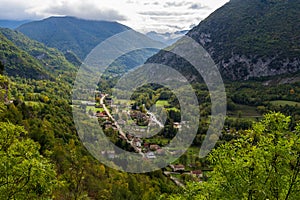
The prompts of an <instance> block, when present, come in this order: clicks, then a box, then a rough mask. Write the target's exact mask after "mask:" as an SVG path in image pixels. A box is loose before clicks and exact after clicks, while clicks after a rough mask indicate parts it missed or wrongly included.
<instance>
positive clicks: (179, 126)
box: [173, 122, 181, 129]
mask: <svg viewBox="0 0 300 200" xmlns="http://www.w3.org/2000/svg"><path fill="white" fill-rule="evenodd" d="M173 127H174V128H176V129H180V128H181V124H180V123H179V122H174V123H173Z"/></svg>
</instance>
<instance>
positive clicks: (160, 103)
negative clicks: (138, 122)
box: [156, 100, 170, 107]
mask: <svg viewBox="0 0 300 200" xmlns="http://www.w3.org/2000/svg"><path fill="white" fill-rule="evenodd" d="M169 105H170V104H169V102H168V101H165V100H158V101H157V102H156V106H157V107H164V106H169Z"/></svg>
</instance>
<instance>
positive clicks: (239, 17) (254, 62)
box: [150, 0, 300, 80]
mask: <svg viewBox="0 0 300 200" xmlns="http://www.w3.org/2000/svg"><path fill="white" fill-rule="evenodd" d="M299 24H300V4H299V1H298V0H231V1H230V2H228V3H227V4H225V5H224V6H223V7H221V8H219V9H218V10H216V11H215V12H214V13H212V14H211V15H210V16H209V17H208V18H206V19H205V20H203V21H202V22H200V24H199V25H198V26H196V27H194V28H193V29H192V30H191V31H189V32H188V34H187V35H188V36H190V37H192V38H193V39H194V40H196V41H197V42H198V43H199V44H201V45H202V46H203V47H204V48H205V49H206V50H207V51H208V53H209V54H210V55H211V57H212V58H213V60H214V61H215V63H216V64H217V65H218V67H219V70H220V71H221V73H222V75H223V77H224V78H226V79H230V80H247V79H250V78H255V77H262V76H274V75H281V74H286V73H295V72H297V71H299V70H300V42H299V41H300V37H299V36H300V26H299ZM166 54H168V53H166ZM159 57H166V56H164V55H161V54H159V55H158V56H156V57H154V58H151V59H150V60H151V61H152V62H160V59H159ZM167 57H169V60H166V61H165V62H166V63H175V61H174V60H176V58H175V57H174V56H171V55H169V56H167ZM171 60H173V61H171ZM176 63H178V65H179V66H177V67H178V68H180V67H182V68H185V67H186V66H187V65H188V63H186V62H176Z"/></svg>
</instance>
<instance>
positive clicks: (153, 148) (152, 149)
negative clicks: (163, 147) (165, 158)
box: [150, 144, 160, 151]
mask: <svg viewBox="0 0 300 200" xmlns="http://www.w3.org/2000/svg"><path fill="white" fill-rule="evenodd" d="M158 149H160V146H159V145H157V144H151V145H150V150H151V151H157V150H158Z"/></svg>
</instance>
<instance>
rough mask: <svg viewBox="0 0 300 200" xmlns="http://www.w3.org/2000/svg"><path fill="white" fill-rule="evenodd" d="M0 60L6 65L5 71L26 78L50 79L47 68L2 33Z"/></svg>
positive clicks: (0, 38)
mask: <svg viewBox="0 0 300 200" xmlns="http://www.w3.org/2000/svg"><path fill="white" fill-rule="evenodd" d="M0 62H1V63H2V64H3V65H4V66H5V73H6V74H8V75H10V76H20V77H24V78H35V79H49V78H50V76H49V74H48V73H47V72H46V70H45V69H43V67H42V66H41V64H40V63H38V62H37V60H35V59H34V58H33V57H32V56H30V55H29V54H28V53H27V52H25V51H23V50H21V49H19V48H18V47H17V46H16V45H15V44H13V43H12V42H11V41H9V40H8V39H7V38H6V37H5V36H4V35H2V34H1V33H0Z"/></svg>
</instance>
